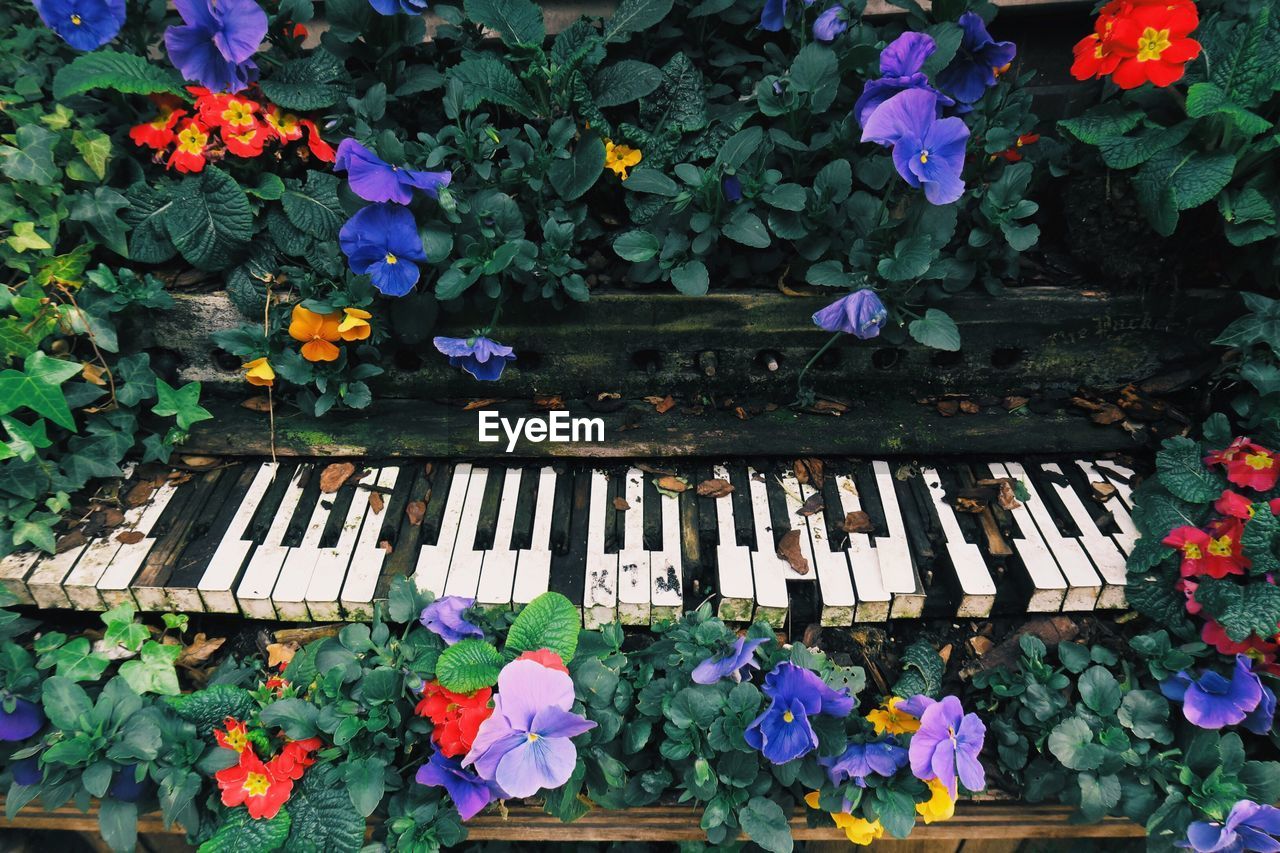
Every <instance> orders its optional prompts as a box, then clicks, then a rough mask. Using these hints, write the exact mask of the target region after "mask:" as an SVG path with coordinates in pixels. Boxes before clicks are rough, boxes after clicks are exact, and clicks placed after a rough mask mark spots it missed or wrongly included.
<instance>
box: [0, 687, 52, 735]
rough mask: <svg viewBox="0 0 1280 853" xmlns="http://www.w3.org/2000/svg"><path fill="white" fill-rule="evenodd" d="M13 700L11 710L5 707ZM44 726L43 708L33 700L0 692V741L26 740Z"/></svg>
mask: <svg viewBox="0 0 1280 853" xmlns="http://www.w3.org/2000/svg"><path fill="white" fill-rule="evenodd" d="M10 701H12V702H13V710H7V709H6V708H5V706H6V705H8V704H9V702H10ZM42 728H44V709H43V708H41V707H40V706H39V705H37V704H36V703H35V702H28V701H27V700H26V699H23V698H21V697H18V696H6V695H5V694H3V693H0V741H18V740H26V739H27V738H29V737H31V736H32V735H34V734H36V733H37V732H39V731H40V730H41V729H42Z"/></svg>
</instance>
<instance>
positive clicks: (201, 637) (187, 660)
mask: <svg viewBox="0 0 1280 853" xmlns="http://www.w3.org/2000/svg"><path fill="white" fill-rule="evenodd" d="M226 641H227V638H226V637H214V638H213V639H209V638H208V637H207V636H205V634H203V633H200V634H196V635H195V637H193V638H192V639H191V643H190V645H188V646H187V647H186V648H184V649H183V650H182V654H181V655H180V656H179V657H178V660H177V664H178V666H195V665H196V664H198V663H204V662H205V661H207V660H208V659H209V658H210V657H212V656H213V653H214V652H216V651H217V650H218V649H220V648H222V644H223V643H225V642H226Z"/></svg>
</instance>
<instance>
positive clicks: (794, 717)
mask: <svg viewBox="0 0 1280 853" xmlns="http://www.w3.org/2000/svg"><path fill="white" fill-rule="evenodd" d="M764 694H765V695H766V696H768V697H769V698H770V699H772V700H773V701H772V703H771V704H770V705H769V707H768V708H766V709H765V711H764V713H762V714H761V715H760V716H758V717H756V718H755V719H754V720H752V721H751V724H750V725H749V726H747V730H746V731H745V732H743V737H744V738H745V739H746V741H747V745H748V746H750V747H751V748H752V749H758V750H760V752H761V754H762V755H764V757H765V758H767V759H769V761H771V762H772V763H774V764H786V763H787V762H788V761H792V760H794V759H797V758H799V757H800V756H802V755H805V754H806V753H808V752H809V751H810V750H812V749H814V748H816V747H817V745H818V735H817V733H816V732H815V731H814V730H813V726H812V725H811V724H810V723H809V718H810V717H812V716H814V715H816V714H829V715H831V716H835V717H847V716H848V715H849V712H850V711H852V710H853V699H852V698H851V697H850V696H849V694H848V692H847V691H843V690H841V691H836V690H833V689H832V688H831V687H828V686H827V684H826V683H825V682H824V681H823V680H822V679H821V678H819V677H818V676H817V675H815V674H814V673H812V672H810V671H809V670H807V669H803V668H801V667H798V666H796V665H795V664H793V663H791V662H790V661H783V662H782V663H780V664H778V665H777V666H776V667H774V669H773V671H772V672H770V673H769V675H768V676H767V677H766V678H765V682H764Z"/></svg>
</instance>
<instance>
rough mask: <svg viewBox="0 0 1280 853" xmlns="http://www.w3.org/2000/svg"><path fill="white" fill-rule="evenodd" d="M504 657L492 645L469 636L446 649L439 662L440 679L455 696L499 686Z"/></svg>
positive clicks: (437, 676)
mask: <svg viewBox="0 0 1280 853" xmlns="http://www.w3.org/2000/svg"><path fill="white" fill-rule="evenodd" d="M500 669H502V655H501V654H499V653H498V650H497V649H495V648H494V647H493V645H492V644H490V643H486V642H485V641H484V640H478V639H475V638H473V637H469V638H467V639H464V640H459V641H458V642H456V643H454V644H453V645H452V646H449V648H447V649H445V650H444V652H443V653H442V654H441V655H440V659H439V660H438V661H436V678H438V679H440V683H441V684H443V685H444V686H445V687H446V688H447V689H449V690H452V691H453V692H455V693H471V692H472V691H474V690H479V689H480V688H481V687H490V686H492V685H494V684H497V683H498V671H499V670H500Z"/></svg>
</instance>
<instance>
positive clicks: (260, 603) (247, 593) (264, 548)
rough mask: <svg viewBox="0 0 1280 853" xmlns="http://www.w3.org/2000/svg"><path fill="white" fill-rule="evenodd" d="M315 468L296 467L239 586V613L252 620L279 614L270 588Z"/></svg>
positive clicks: (237, 598) (282, 560)
mask: <svg viewBox="0 0 1280 853" xmlns="http://www.w3.org/2000/svg"><path fill="white" fill-rule="evenodd" d="M314 470H315V468H314V466H312V465H299V466H298V467H297V468H296V469H295V470H294V472H293V476H292V477H290V478H289V487H288V488H287V489H286V490H285V493H284V495H283V497H282V498H281V500H280V505H279V506H278V507H276V510H275V518H274V519H273V520H272V522H271V526H270V527H268V528H267V532H266V536H265V537H264V539H263V541H262V542H261V543H260V544H259V545H258V546H257V547H256V548H254V549H253V554H252V555H250V557H249V564H248V566H246V567H245V570H244V576H243V577H242V578H241V579H240V585H239V586H237V587H236V602H237V603H238V604H239V605H240V612H241V613H243V614H244V615H245V616H247V617H249V618H250V619H274V618H275V617H276V611H275V608H274V607H273V606H272V604H271V591H272V590H273V589H275V585H276V578H278V577H279V576H280V569H281V568H282V567H283V566H284V561H285V558H286V557H288V555H289V547H288V546H287V545H285V544H284V539H285V536H286V535H287V534H288V532H289V526H290V524H291V523H292V521H293V516H294V513H295V512H296V511H297V509H298V504H299V503H301V501H302V493H303V491H304V490H305V489H306V486H307V481H308V480H309V479H310V476H311V473H312V471H314Z"/></svg>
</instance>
